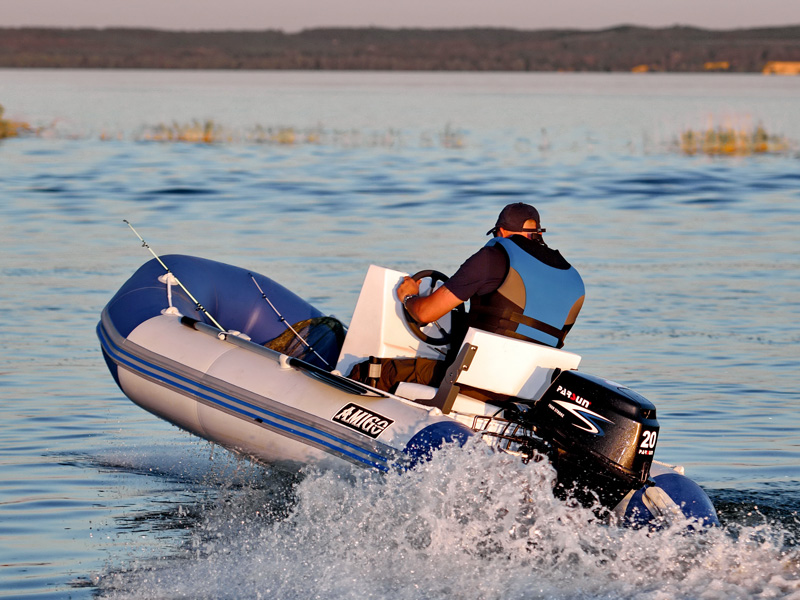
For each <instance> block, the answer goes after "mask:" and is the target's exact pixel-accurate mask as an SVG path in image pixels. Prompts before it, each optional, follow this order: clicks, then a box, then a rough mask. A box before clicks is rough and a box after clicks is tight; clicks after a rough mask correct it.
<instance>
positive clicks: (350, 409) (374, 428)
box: [333, 402, 394, 439]
mask: <svg viewBox="0 0 800 600" xmlns="http://www.w3.org/2000/svg"><path fill="white" fill-rule="evenodd" d="M333 420H334V421H335V422H336V423H341V424H342V425H345V426H346V427H349V428H350V429H355V430H356V431H358V432H359V433H363V434H364V435H366V436H369V437H371V438H372V439H375V438H377V437H378V436H379V435H380V434H382V433H383V432H384V431H385V430H386V428H387V427H389V426H390V425H391V424H392V423H394V421H393V420H392V419H387V418H386V417H384V416H383V415H379V414H378V413H374V412H372V411H371V410H367V409H366V408H363V407H361V406H358V405H357V404H353V403H352V402H351V403H350V404H348V405H347V406H345V407H343V408H342V409H341V410H339V412H337V413H336V414H335V415H334V417H333Z"/></svg>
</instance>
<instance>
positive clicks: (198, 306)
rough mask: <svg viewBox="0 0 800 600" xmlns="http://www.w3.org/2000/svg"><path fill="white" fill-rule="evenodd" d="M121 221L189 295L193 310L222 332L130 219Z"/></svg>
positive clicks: (219, 326) (223, 330)
mask: <svg viewBox="0 0 800 600" xmlns="http://www.w3.org/2000/svg"><path fill="white" fill-rule="evenodd" d="M122 221H123V222H124V223H127V224H128V227H130V228H131V231H133V233H135V234H136V237H138V238H139V239H140V240H141V242H142V247H144V248H147V249H148V250H150V254H152V255H153V256H154V257H155V259H156V260H157V261H158V262H159V264H160V265H161V266H162V267H164V270H165V271H166V272H167V274H169V275H171V276H172V278H173V279H174V280H175V283H177V284H178V285H179V286H180V287H181V289H182V290H183V291H184V292H186V295H187V296H189V299H190V300H191V301H192V302H194V306H195V310H199V311H201V312H202V313H203V314H204V315H205V316H207V317H208V318H209V319H210V320H211V322H212V323H213V324H214V325H215V326H216V327H217V329H219V330H220V331H222V332H223V333H224V332H225V329H223V328H222V325H220V324H219V323H217V321H216V319H215V318H214V317H212V316H211V314H210V313H209V312H208V311H207V310H206V309H205V307H204V306H203V305H202V304H200V302H198V301H197V299H196V298H195V297H194V296H192V293H191V292H190V291H189V290H187V289H186V286H185V285H183V284H182V283H181V282H180V280H179V279H178V278H177V277H175V273H173V272H172V271H170V270H169V267H168V266H167V265H165V264H164V261H163V260H161V258H160V257H159V256H158V254H156V253H155V252H154V251H153V249H152V248H151V247H150V246H149V245H148V244H147V242H145V241H144V238H143V237H142V236H140V235H139V232H138V231H136V230H135V229H134V228H133V225H131V223H130V221H128V220H127V219H122Z"/></svg>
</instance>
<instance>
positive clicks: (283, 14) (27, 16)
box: [0, 0, 800, 32]
mask: <svg viewBox="0 0 800 600" xmlns="http://www.w3.org/2000/svg"><path fill="white" fill-rule="evenodd" d="M622 24H628V25H643V26H648V27H669V26H671V25H691V26H695V27H702V28H706V29H737V28H748V27H762V26H779V25H800V0H280V1H277V0H0V26H3V27H26V26H44V27H120V26H121V27H153V28H158V29H181V30H198V29H211V30H226V29H250V30H253V29H256V30H260V29H280V30H283V31H286V32H295V31H300V30H302V29H308V28H314V27H369V26H375V27H390V28H398V27H424V28H438V27H443V28H454V27H473V26H478V27H511V28H515V29H546V28H559V29H560V28H576V29H602V28H606V27H613V26H616V25H622Z"/></svg>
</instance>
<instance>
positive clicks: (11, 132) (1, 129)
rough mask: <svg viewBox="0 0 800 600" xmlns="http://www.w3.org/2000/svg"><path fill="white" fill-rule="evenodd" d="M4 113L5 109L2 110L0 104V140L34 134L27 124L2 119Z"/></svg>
mask: <svg viewBox="0 0 800 600" xmlns="http://www.w3.org/2000/svg"><path fill="white" fill-rule="evenodd" d="M4 112H5V109H4V108H3V105H2V104H0V139H3V138H12V137H18V136H20V135H24V134H30V133H35V131H34V129H33V128H32V127H31V126H30V125H28V124H27V123H24V122H22V121H12V120H10V119H4V118H3V114H4Z"/></svg>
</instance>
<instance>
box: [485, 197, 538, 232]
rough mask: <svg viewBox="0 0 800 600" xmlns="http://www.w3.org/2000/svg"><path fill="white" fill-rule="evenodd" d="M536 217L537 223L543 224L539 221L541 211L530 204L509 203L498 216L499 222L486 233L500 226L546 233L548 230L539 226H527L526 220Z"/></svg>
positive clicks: (512, 229) (494, 230)
mask: <svg viewBox="0 0 800 600" xmlns="http://www.w3.org/2000/svg"><path fill="white" fill-rule="evenodd" d="M530 219H534V220H535V221H536V224H537V225H541V222H540V221H539V211H538V210H536V208H535V207H533V206H531V205H530V204H525V203H524V202H515V203H514V204H509V205H507V206H506V207H505V208H504V209H503V210H501V211H500V216H499V217H497V223H495V224H494V227H492V228H491V229H490V230H489V231H487V232H486V235H489V234H490V233H493V232H496V231H497V230H498V229H499V228H500V227H502V228H503V229H507V230H509V231H525V232H530V233H544V232H545V231H546V230H545V229H543V228H541V227H537V228H535V229H534V228H531V227H528V228H526V227H525V221H528V220H530Z"/></svg>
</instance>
